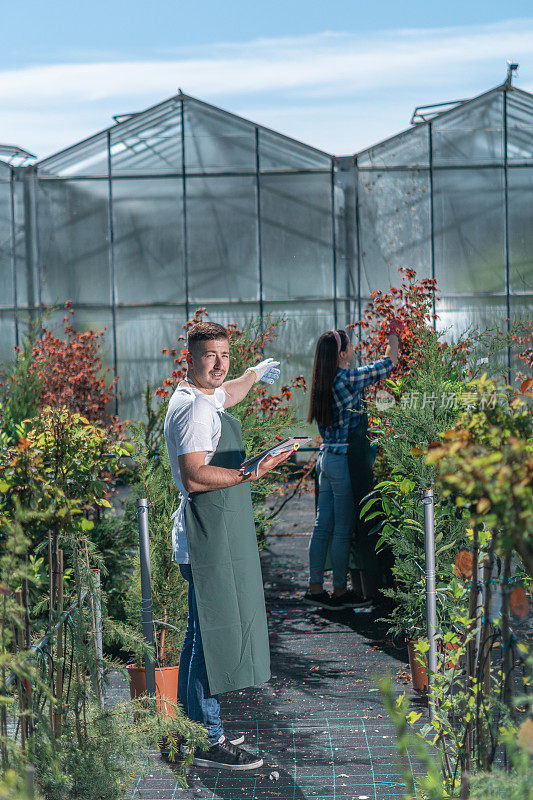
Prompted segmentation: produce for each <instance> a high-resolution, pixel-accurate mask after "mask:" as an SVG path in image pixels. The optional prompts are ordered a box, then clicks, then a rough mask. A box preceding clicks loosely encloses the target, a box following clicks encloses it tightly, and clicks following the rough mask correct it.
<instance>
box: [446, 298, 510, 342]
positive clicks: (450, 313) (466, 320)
mask: <svg viewBox="0 0 533 800" xmlns="http://www.w3.org/2000/svg"><path fill="white" fill-rule="evenodd" d="M437 315H438V319H437V330H438V331H442V332H444V331H445V330H446V329H448V328H449V329H450V332H449V333H448V334H447V335H446V338H447V339H449V340H450V341H451V340H455V339H456V338H457V337H458V336H460V335H461V334H462V333H464V331H465V330H466V329H467V328H468V327H471V326H473V327H474V328H476V329H479V330H485V329H487V328H494V327H496V326H499V327H500V328H502V329H504V328H505V325H506V323H505V318H506V317H507V305H506V302H505V298H504V297H446V296H444V297H441V298H440V299H439V302H438V303H437Z"/></svg>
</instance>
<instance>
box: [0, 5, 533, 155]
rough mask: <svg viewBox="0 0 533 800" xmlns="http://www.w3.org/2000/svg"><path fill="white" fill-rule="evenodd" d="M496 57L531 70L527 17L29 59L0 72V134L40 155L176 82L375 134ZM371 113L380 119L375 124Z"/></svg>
mask: <svg viewBox="0 0 533 800" xmlns="http://www.w3.org/2000/svg"><path fill="white" fill-rule="evenodd" d="M506 58H512V59H514V60H517V61H519V62H520V63H521V67H522V74H523V75H524V76H525V77H526V78H529V77H530V76H531V78H532V79H533V19H523V20H510V21H508V22H505V23H499V24H491V25H480V26H475V27H457V28H446V29H431V30H398V31H394V32H390V31H389V32H376V33H373V34H365V35H354V34H344V33H330V32H325V33H322V34H317V35H314V36H304V37H300V38H298V37H288V38H281V39H279V38H278V39H262V40H256V41H253V42H248V43H244V44H227V43H221V44H215V45H209V46H205V47H202V48H194V49H193V48H186V49H183V50H178V51H177V52H176V54H175V55H174V56H173V57H170V56H167V57H166V58H165V59H164V60H155V59H154V60H139V61H133V60H129V61H107V62H105V61H98V62H87V63H81V64H80V63H73V64H66V63H65V64H56V65H46V66H39V65H36V66H31V67H27V68H24V69H16V70H10V71H4V72H0V107H1V108H2V115H1V117H0V137H1V139H2V140H3V141H12V142H17V143H20V144H21V145H22V146H25V147H28V148H30V149H32V148H33V149H34V150H37V151H38V152H39V155H44V154H45V152H50V150H54V149H56V148H59V147H61V146H65V145H67V144H69V143H71V142H73V141H76V140H77V139H78V138H81V137H82V136H85V135H90V134H91V133H93V132H94V131H95V130H97V129H98V127H104V126H105V125H108V124H109V123H110V116H111V114H112V113H119V112H122V111H133V110H138V109H140V108H143V107H144V106H148V105H150V104H153V103H155V102H158V101H159V100H161V99H163V98H165V97H167V96H169V95H172V94H174V93H175V92H176V91H177V89H178V87H182V88H183V90H184V91H185V92H187V93H189V94H193V95H196V96H198V97H201V98H204V99H207V100H209V101H210V102H214V103H215V104H220V105H222V106H224V105H225V106H226V107H229V108H231V109H232V110H234V109H236V108H238V109H239V111H240V112H241V113H242V114H243V115H244V116H247V115H248V114H249V115H250V116H251V117H253V118H255V119H256V121H258V122H262V123H265V124H272V121H271V120H275V119H276V118H277V119H279V120H284V121H285V124H284V125H283V128H282V130H283V132H286V133H289V134H290V135H293V136H297V137H298V138H302V139H303V140H304V141H308V142H309V143H312V144H316V145H318V146H321V147H323V148H324V149H327V150H329V151H331V152H346V151H350V150H356V149H358V148H359V147H363V146H365V145H367V144H371V142H372V140H369V139H368V138H367V139H366V140H364V139H363V138H362V137H361V135H360V132H358V135H357V136H356V137H354V136H353V134H352V138H351V139H348V137H347V136H346V135H345V133H346V132H345V131H343V124H344V125H345V126H346V125H347V124H348V123H349V124H350V127H351V126H352V125H354V124H355V125H356V126H358V127H359V126H360V124H361V123H363V124H366V125H367V126H368V122H369V121H370V127H371V129H372V133H373V134H374V135H377V138H382V137H383V136H385V135H389V134H391V133H393V132H394V131H395V130H397V129H399V128H402V127H405V125H406V122H407V121H408V115H409V114H410V112H411V110H412V106H413V105H415V104H417V103H425V102H437V101H439V100H445V99H453V98H457V97H463V96H469V95H471V94H474V93H476V92H479V91H483V90H484V89H488V88H490V87H491V86H492V85H494V84H495V83H498V82H503V79H504V77H505V59H506ZM528 70H529V74H528ZM529 83H530V82H529ZM524 88H527V87H524ZM432 92H434V93H435V96H432V94H431V93H432ZM403 103H405V104H407V103H408V104H409V105H406V106H402V104H403ZM400 106H402V107H403V112H402V119H401V122H400V120H399V118H398V113H399V109H400ZM263 107H264V108H265V110H269V112H268V113H267V117H266V118H265V117H264V116H263V111H262V108H263ZM325 108H326V110H327V115H326V117H325V115H324V110H325ZM358 109H360V111H359V112H358ZM363 109H364V113H361V111H362V110H363ZM251 112H253V114H252V113H251ZM333 115H334V117H333ZM328 121H329V128H328V126H327V123H328ZM376 121H381V122H382V123H383V129H382V130H381V129H380V131H378V130H375V128H376V125H375V122H376ZM302 122H304V123H305V126H306V128H305V129H306V130H307V135H305V130H304V131H302ZM381 122H380V124H381ZM391 126H393V127H391ZM328 131H329V132H328ZM341 131H342V133H341ZM368 132H370V131H368ZM356 140H357V141H356ZM350 142H353V144H351V145H350Z"/></svg>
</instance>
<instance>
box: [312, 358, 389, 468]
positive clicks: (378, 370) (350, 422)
mask: <svg viewBox="0 0 533 800" xmlns="http://www.w3.org/2000/svg"><path fill="white" fill-rule="evenodd" d="M393 369H394V365H393V363H392V360H391V359H390V358H389V356H383V358H379V359H378V360H377V361H374V363H373V364H364V365H363V366H362V367H356V368H355V369H339V370H338V371H337V374H336V375H335V380H334V381H333V424H332V425H329V426H328V427H327V428H322V427H321V426H320V425H319V426H318V429H319V431H320V435H321V436H322V442H323V444H322V445H321V447H320V449H321V450H327V451H328V452H329V453H346V452H347V450H348V438H349V436H350V434H351V433H352V431H353V430H355V428H356V427H357V426H358V424H359V416H360V411H361V408H360V405H361V393H362V389H364V388H365V386H371V385H372V384H373V383H377V382H378V381H380V380H381V379H382V378H386V377H387V375H390V373H391V372H392V370H393ZM354 412H355V413H354Z"/></svg>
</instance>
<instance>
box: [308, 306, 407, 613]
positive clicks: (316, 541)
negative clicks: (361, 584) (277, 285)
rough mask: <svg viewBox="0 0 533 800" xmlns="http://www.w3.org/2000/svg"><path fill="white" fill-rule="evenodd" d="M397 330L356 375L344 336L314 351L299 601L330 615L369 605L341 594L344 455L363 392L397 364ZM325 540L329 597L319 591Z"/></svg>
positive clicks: (347, 511)
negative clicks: (312, 512) (303, 582)
mask: <svg viewBox="0 0 533 800" xmlns="http://www.w3.org/2000/svg"><path fill="white" fill-rule="evenodd" d="M400 329H401V325H400V323H399V322H398V321H397V320H393V321H392V322H391V323H390V326H389V343H388V345H387V348H386V350H385V355H384V356H383V358H380V359H378V360H377V361H375V362H374V363H373V364H365V365H363V366H362V367H356V368H355V369H350V365H351V363H352V359H353V355H354V349H353V345H352V343H351V342H350V340H349V338H348V336H347V334H346V332H345V331H344V330H339V331H327V332H326V333H323V334H322V336H321V337H320V339H319V340H318V343H317V346H316V351H315V361H314V365H313V377H312V382H311V396H310V401H309V415H308V417H307V420H308V422H313V421H316V422H317V424H318V429H319V431H320V435H321V436H322V445H321V447H320V453H319V456H318V462H317V471H318V474H319V480H318V486H319V493H318V507H317V514H316V520H315V526H314V529H313V536H312V538H311V543H310V545H309V567H310V582H309V591H308V592H306V594H305V595H304V602H306V603H308V604H309V605H313V606H319V607H320V608H327V609H333V610H340V609H344V608H361V607H363V606H365V605H370V601H365V600H363V598H362V597H361V596H360V595H358V594H356V593H355V592H353V591H347V589H346V576H347V573H348V561H349V555H350V537H351V533H352V529H353V527H354V524H355V520H356V508H355V504H354V499H353V493H352V483H351V480H350V469H349V464H348V456H347V453H348V445H349V442H350V440H351V439H352V437H353V434H354V433H355V431H356V429H357V426H358V425H359V422H360V419H361V413H360V401H361V392H362V390H363V389H364V387H365V386H370V385H371V384H373V383H377V382H378V381H380V380H381V379H382V378H386V377H387V376H388V375H390V373H391V372H392V370H393V369H394V367H395V366H396V364H397V363H398V333H399V331H400ZM330 540H331V551H330V558H331V565H332V568H333V594H332V595H330V594H329V593H328V592H326V591H325V590H324V586H323V581H324V566H325V563H326V556H327V552H328V547H329V544H330Z"/></svg>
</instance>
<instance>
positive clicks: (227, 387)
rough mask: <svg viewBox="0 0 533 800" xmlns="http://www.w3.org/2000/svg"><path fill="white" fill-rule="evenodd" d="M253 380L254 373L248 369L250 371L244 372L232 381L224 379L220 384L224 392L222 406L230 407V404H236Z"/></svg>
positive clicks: (249, 387)
mask: <svg viewBox="0 0 533 800" xmlns="http://www.w3.org/2000/svg"><path fill="white" fill-rule="evenodd" d="M255 380H256V378H255V373H254V372H252V371H251V370H250V372H244V373H243V374H242V375H240V376H239V377H238V378H234V379H233V380H232V381H224V383H223V384H222V388H223V389H224V391H225V392H226V399H225V401H224V408H231V406H236V405H237V403H240V402H241V400H244V398H245V397H246V395H247V394H248V392H249V391H250V389H251V388H252V386H253V385H254V383H255Z"/></svg>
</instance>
